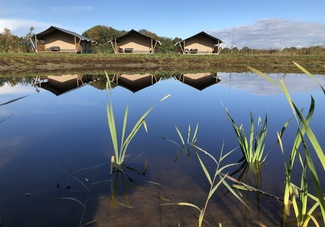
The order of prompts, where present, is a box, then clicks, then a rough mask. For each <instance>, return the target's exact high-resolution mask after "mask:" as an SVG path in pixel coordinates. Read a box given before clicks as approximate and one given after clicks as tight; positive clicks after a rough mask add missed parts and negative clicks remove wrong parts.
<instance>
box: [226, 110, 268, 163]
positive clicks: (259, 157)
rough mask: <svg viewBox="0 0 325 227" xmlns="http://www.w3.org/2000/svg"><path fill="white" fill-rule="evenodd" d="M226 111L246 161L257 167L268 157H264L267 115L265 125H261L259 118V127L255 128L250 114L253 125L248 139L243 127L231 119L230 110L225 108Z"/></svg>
mask: <svg viewBox="0 0 325 227" xmlns="http://www.w3.org/2000/svg"><path fill="white" fill-rule="evenodd" d="M225 110H226V114H227V116H228V118H229V120H230V122H231V125H232V127H233V129H234V131H235V133H236V136H237V139H238V142H239V148H240V150H241V152H242V155H243V158H244V160H245V161H246V162H247V163H249V164H255V165H256V164H258V163H261V162H264V161H265V159H266V157H267V155H264V149H265V137H266V133H267V115H265V119H264V123H263V125H262V124H261V122H262V120H261V118H260V117H259V118H258V122H257V127H256V128H255V123H254V118H253V114H252V113H250V119H251V125H250V133H249V137H248V136H247V134H246V132H245V130H244V128H243V125H240V126H238V125H237V124H236V122H235V121H234V119H233V118H232V117H231V115H230V113H229V111H228V109H227V108H225ZM263 156H264V157H263Z"/></svg>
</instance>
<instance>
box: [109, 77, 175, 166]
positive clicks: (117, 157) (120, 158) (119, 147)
mask: <svg viewBox="0 0 325 227" xmlns="http://www.w3.org/2000/svg"><path fill="white" fill-rule="evenodd" d="M105 75H106V80H107V82H106V92H107V96H108V91H110V93H111V91H112V89H111V88H112V87H111V81H110V79H109V77H108V74H107V72H106V71H105ZM169 96H170V94H169V95H166V96H165V97H163V98H162V99H161V100H160V101H159V103H160V102H162V101H164V100H165V99H167V98H168V97H169ZM110 97H111V96H110ZM157 104H158V103H157ZM157 104H156V105H157ZM156 105H154V106H152V107H151V108H149V109H148V110H147V111H146V112H145V113H144V114H143V115H142V116H141V117H140V118H139V119H138V121H137V122H136V123H135V125H134V126H133V127H132V129H131V131H130V132H129V134H127V132H126V128H127V121H128V115H129V106H128V105H127V106H126V109H125V112H124V118H123V125H122V134H121V137H120V143H119V138H118V135H117V126H116V124H115V117H114V111H113V103H112V99H110V102H109V103H108V104H107V120H108V126H109V131H110V136H111V140H112V143H113V149H114V156H113V157H112V158H111V163H112V165H113V166H114V167H116V168H119V167H120V166H121V164H122V163H123V162H124V159H125V156H126V152H127V150H128V147H129V145H130V143H131V141H132V140H133V138H134V137H135V136H136V134H137V133H138V131H139V130H140V128H141V127H142V126H143V127H144V129H145V130H146V131H147V124H146V120H145V119H146V117H147V116H148V115H149V113H150V112H151V111H152V110H153V108H154V107H155V106H156ZM111 172H112V168H111Z"/></svg>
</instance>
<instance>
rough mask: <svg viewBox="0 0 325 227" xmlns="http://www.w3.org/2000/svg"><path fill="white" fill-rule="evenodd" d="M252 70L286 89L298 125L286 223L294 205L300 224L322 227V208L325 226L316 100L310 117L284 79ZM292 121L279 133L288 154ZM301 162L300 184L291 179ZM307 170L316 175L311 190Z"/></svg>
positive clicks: (288, 172) (323, 159) (324, 158)
mask: <svg viewBox="0 0 325 227" xmlns="http://www.w3.org/2000/svg"><path fill="white" fill-rule="evenodd" d="M294 64H295V65H296V66H297V67H298V68H299V69H300V70H301V71H303V72H305V73H306V74H307V75H308V76H309V77H311V78H312V79H313V80H315V81H317V80H316V78H315V77H314V76H313V75H312V74H310V73H309V72H308V71H307V70H306V69H305V68H303V67H302V66H301V65H299V64H297V63H295V62H294ZM249 69H250V70H252V71H253V72H255V73H257V74H258V75H260V76H262V77H263V78H265V79H267V80H268V81H270V82H271V83H272V84H274V85H275V86H277V87H279V88H280V89H281V90H282V91H283V92H284V94H285V96H286V99H287V101H288V104H289V106H290V108H291V110H292V112H293V115H294V119H295V121H296V124H297V132H296V136H295V140H294V142H293V145H292V149H291V152H290V158H289V163H288V164H286V163H285V164H284V165H285V174H286V177H285V186H284V195H283V199H284V210H283V221H282V226H286V225H287V224H288V222H289V221H288V220H287V218H288V217H290V210H291V207H292V209H293V211H294V214H295V222H296V224H297V226H299V227H300V226H308V225H309V222H310V221H312V222H313V224H314V225H316V226H320V223H319V221H320V220H318V219H317V217H316V215H317V212H318V211H319V212H320V214H321V216H322V220H323V225H325V199H324V194H323V189H322V187H321V183H320V178H319V175H320V174H322V175H324V171H325V154H324V151H323V149H322V147H321V146H320V144H319V142H318V140H317V138H316V136H315V134H314V132H313V131H312V129H311V127H310V121H311V118H312V116H313V113H314V109H315V100H314V98H313V97H312V96H311V101H310V108H309V111H308V114H307V116H306V117H304V116H303V113H302V111H300V110H299V109H298V107H297V106H296V105H295V103H294V102H293V100H292V99H291V96H290V93H289V91H288V89H287V87H286V86H285V83H284V82H283V80H280V82H279V83H277V82H276V81H274V80H273V79H272V78H270V77H268V76H267V75H265V74H263V73H262V72H260V71H258V70H256V69H254V68H251V67H249ZM319 85H320V84H319ZM320 87H321V89H322V91H323V93H324V94H325V90H324V87H323V86H321V85H320ZM291 122H292V121H291V120H289V121H287V122H286V123H285V124H284V126H283V128H282V130H281V131H280V132H278V134H277V135H278V143H279V145H280V148H281V151H282V153H283V154H284V153H285V150H284V146H283V135H284V132H285V130H286V129H287V127H288V126H289V125H290V124H291ZM313 153H315V154H316V156H315V157H317V158H318V161H319V162H320V164H321V166H322V167H323V169H321V170H318V171H316V168H315V165H314V160H313V159H312V154H313ZM297 160H298V164H297ZM297 165H298V166H300V168H301V169H302V170H301V181H300V186H297V184H295V183H294V182H293V181H292V178H291V177H292V173H293V171H294V170H295V169H294V167H295V166H297ZM307 171H308V172H309V173H310V176H311V178H312V179H311V182H313V186H314V187H313V190H310V186H311V185H310V181H308V179H307V176H308V174H307ZM319 172H320V174H319ZM310 191H315V195H313V194H312V193H310Z"/></svg>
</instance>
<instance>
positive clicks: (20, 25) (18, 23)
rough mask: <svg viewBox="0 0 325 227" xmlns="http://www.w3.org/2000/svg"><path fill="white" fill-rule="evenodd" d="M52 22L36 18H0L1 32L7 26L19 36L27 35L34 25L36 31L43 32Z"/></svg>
mask: <svg viewBox="0 0 325 227" xmlns="http://www.w3.org/2000/svg"><path fill="white" fill-rule="evenodd" d="M51 25H52V24H49V23H44V22H40V21H35V20H26V19H1V18H0V32H3V30H4V29H5V28H8V29H9V30H10V31H11V33H12V34H14V35H17V36H25V35H26V34H27V33H28V32H29V29H30V27H33V28H34V29H35V30H34V32H35V33H38V32H41V31H43V30H45V29H47V28H48V27H50V26H51Z"/></svg>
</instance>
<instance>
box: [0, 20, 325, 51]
mask: <svg viewBox="0 0 325 227" xmlns="http://www.w3.org/2000/svg"><path fill="white" fill-rule="evenodd" d="M126 32H127V31H125V30H117V29H114V28H112V27H108V26H104V25H96V26H94V27H92V28H90V29H88V30H86V31H85V32H83V33H82V35H83V36H85V37H87V38H90V39H92V40H93V41H95V43H94V44H93V45H92V52H93V53H114V50H113V47H112V45H111V44H110V43H109V42H108V41H109V40H113V39H114V38H116V37H119V36H121V35H123V34H125V33H126ZM138 32H140V33H142V34H143V35H146V36H148V37H151V38H153V39H156V40H159V41H160V42H161V44H162V45H158V46H157V48H156V53H162V54H169V53H176V52H177V50H178V49H177V48H178V47H177V46H175V44H176V43H177V42H180V41H181V40H182V39H181V38H178V37H176V38H169V37H163V36H158V35H157V34H155V33H153V32H150V31H148V30H146V29H141V30H139V31H138ZM34 36H35V34H34V28H33V27H31V28H30V29H29V32H28V33H27V34H26V35H25V36H24V37H18V36H15V35H13V34H12V33H11V31H10V30H9V29H8V28H5V29H4V30H3V32H2V33H0V52H17V53H19V52H21V53H28V52H32V51H33V48H32V46H31V42H30V39H32V38H33V37H34ZM221 54H236V55H238V54H241V55H257V54H268V55H270V54H272V55H320V54H325V47H324V46H312V47H303V48H296V47H289V48H283V49H253V48H249V47H247V46H244V47H242V48H241V49H239V48H237V47H233V48H228V47H225V48H222V50H221Z"/></svg>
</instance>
